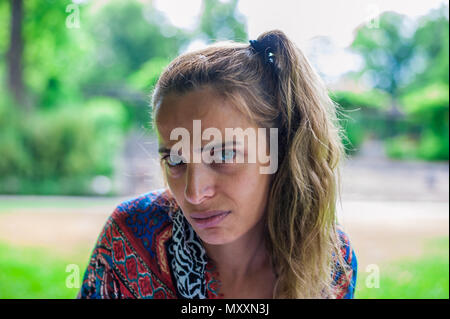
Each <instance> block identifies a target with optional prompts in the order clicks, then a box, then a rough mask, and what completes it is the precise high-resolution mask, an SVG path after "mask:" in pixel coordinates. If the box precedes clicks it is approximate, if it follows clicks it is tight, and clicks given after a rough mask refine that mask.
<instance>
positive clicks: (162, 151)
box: [158, 146, 170, 154]
mask: <svg viewBox="0 0 450 319" xmlns="http://www.w3.org/2000/svg"><path fill="white" fill-rule="evenodd" d="M158 153H160V154H165V153H167V154H169V153H170V149H169V148H167V147H165V146H160V147H159V149H158Z"/></svg>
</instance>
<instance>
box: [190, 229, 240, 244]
mask: <svg viewBox="0 0 450 319" xmlns="http://www.w3.org/2000/svg"><path fill="white" fill-rule="evenodd" d="M196 232H197V235H198V236H199V237H200V239H201V240H202V241H203V242H204V243H206V244H209V245H225V244H229V243H231V242H232V241H234V238H233V237H232V236H230V234H227V233H226V232H225V231H224V229H220V228H209V229H201V230H199V231H196Z"/></svg>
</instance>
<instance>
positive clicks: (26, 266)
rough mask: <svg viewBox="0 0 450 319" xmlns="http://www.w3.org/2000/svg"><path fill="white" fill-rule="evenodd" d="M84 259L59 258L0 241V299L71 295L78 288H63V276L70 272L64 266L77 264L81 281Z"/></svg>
mask: <svg viewBox="0 0 450 319" xmlns="http://www.w3.org/2000/svg"><path fill="white" fill-rule="evenodd" d="M88 258H89V257H88V256H83V257H81V256H77V257H73V258H72V257H71V258H67V257H66V258H61V257H58V256H56V254H54V253H51V252H50V251H48V250H47V249H43V248H34V247H33V248H32V247H16V246H11V245H9V244H7V243H5V242H0V299H13V298H26V299H35V298H43V299H47V298H56V299H59V298H65V299H67V298H75V297H76V294H77V293H78V290H79V289H77V288H68V287H66V279H67V277H68V276H69V279H70V278H71V277H70V275H71V274H73V272H67V273H66V267H67V265H69V264H75V265H77V266H78V268H79V278H80V281H79V282H80V283H81V277H82V275H83V274H84V270H85V268H86V266H87V261H88ZM73 282H74V281H71V280H69V283H73Z"/></svg>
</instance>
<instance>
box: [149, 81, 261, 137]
mask: <svg viewBox="0 0 450 319" xmlns="http://www.w3.org/2000/svg"><path fill="white" fill-rule="evenodd" d="M198 121H200V124H201V129H202V131H203V130H205V129H207V128H216V129H218V130H219V131H221V132H222V133H224V132H225V129H226V128H242V129H246V128H249V127H254V125H253V123H252V122H251V121H250V120H248V119H247V118H246V117H245V116H244V115H243V114H242V113H241V112H239V111H238V110H237V108H236V107H235V106H234V105H233V104H232V103H231V102H230V101H228V100H227V99H225V98H224V97H222V96H220V95H219V94H217V93H214V92H213V91H211V90H207V89H205V90H197V91H193V92H189V93H186V94H184V95H181V96H180V95H169V96H167V97H166V98H164V100H163V101H162V103H161V105H160V107H159V110H158V112H157V114H156V119H155V122H156V126H157V129H158V132H159V135H160V138H161V139H163V140H167V141H168V140H169V139H170V133H171V132H172V131H173V130H174V129H176V128H184V129H187V130H188V131H189V132H192V131H193V130H194V128H198V123H199V122H198Z"/></svg>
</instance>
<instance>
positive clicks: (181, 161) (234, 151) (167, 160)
mask: <svg viewBox="0 0 450 319" xmlns="http://www.w3.org/2000/svg"><path fill="white" fill-rule="evenodd" d="M230 151H232V152H233V159H234V158H235V157H236V154H237V151H236V150H235V149H232V150H230V149H224V150H221V153H222V154H223V153H224V152H230ZM161 160H162V161H165V162H166V164H167V165H168V166H169V168H177V167H179V166H181V165H184V164H186V163H185V162H184V161H183V160H180V161H179V162H178V163H177V164H170V163H169V160H170V155H165V156H164V157H162V158H161ZM221 160H222V161H225V159H223V157H222V159H221ZM211 164H216V165H220V164H228V163H216V162H213V163H211Z"/></svg>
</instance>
